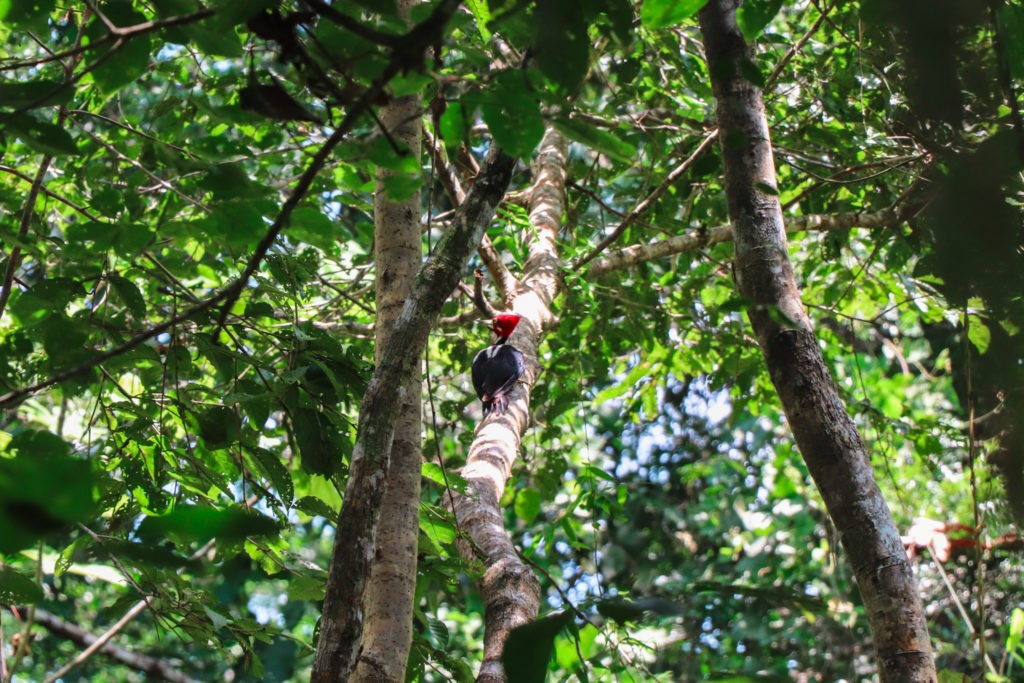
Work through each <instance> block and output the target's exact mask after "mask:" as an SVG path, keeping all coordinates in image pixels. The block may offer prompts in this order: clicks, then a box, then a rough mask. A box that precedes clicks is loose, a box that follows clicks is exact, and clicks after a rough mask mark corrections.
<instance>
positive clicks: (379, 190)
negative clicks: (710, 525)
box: [353, 0, 423, 683]
mask: <svg viewBox="0 0 1024 683" xmlns="http://www.w3.org/2000/svg"><path fill="white" fill-rule="evenodd" d="M412 4H413V2H412V1H411V0H402V2H401V3H400V9H401V10H402V11H403V12H405V13H406V15H407V14H408V9H409V7H411V6H412ZM421 99H422V98H421V97H420V96H419V95H408V96H406V97H399V98H396V99H394V100H392V101H391V102H389V103H388V104H387V105H385V106H384V107H382V108H381V110H380V114H379V116H380V120H381V122H382V123H383V124H384V127H385V128H386V129H387V130H388V131H390V134H391V136H392V138H394V140H395V141H396V142H398V143H399V144H401V145H403V146H405V147H407V148H408V149H409V151H410V153H411V154H412V155H413V157H414V158H418V157H419V155H420V140H421V137H422V125H421V107H422V102H421ZM389 175H394V173H393V172H391V171H385V170H378V172H377V187H376V190H375V193H374V201H373V206H374V218H373V223H374V251H375V253H374V260H375V261H376V264H377V273H376V282H375V289H376V302H377V320H376V324H375V327H374V330H375V333H376V339H375V353H374V360H375V362H377V363H380V362H381V360H382V356H383V350H384V347H385V346H386V345H387V343H388V341H389V339H390V338H391V330H392V327H393V326H394V324H395V321H396V320H397V319H398V316H399V314H400V313H401V312H402V307H403V306H404V305H405V299H406V297H408V295H409V291H410V290H411V289H412V282H413V279H414V278H415V277H416V269H417V268H419V266H420V263H421V261H422V258H423V257H422V251H423V249H422V237H421V233H420V196H419V193H417V194H416V195H414V196H413V197H411V198H409V199H408V200H406V201H404V202H392V201H389V200H388V198H387V195H386V194H385V191H384V180H385V179H386V178H387V177H388V176H389ZM421 374H422V373H421V367H420V364H419V363H415V364H414V365H413V366H412V368H410V372H409V375H408V376H407V377H406V378H405V381H404V383H403V386H402V389H401V391H402V396H403V399H402V404H401V406H400V407H399V410H398V417H397V419H396V421H395V435H394V439H393V441H392V444H391V467H390V468H389V469H388V476H387V481H386V483H385V492H384V500H383V502H382V504H381V505H382V507H381V517H380V527H379V529H378V531H377V547H376V550H375V551H374V559H373V565H372V567H371V569H370V581H369V583H368V584H367V585H366V593H365V605H366V614H365V619H366V631H365V632H364V634H363V646H362V648H361V650H360V652H359V660H358V663H357V664H356V670H355V674H354V676H353V679H354V680H357V681H381V682H389V683H402V681H405V665H406V662H407V661H408V659H409V648H410V647H411V646H412V623H413V599H414V597H415V592H416V546H417V541H418V538H419V503H420V479H421V474H420V472H421V467H420V459H421V457H422V456H421V448H420V431H421V429H422V426H421V419H420V418H421V408H420V403H421V398H420V397H421V391H422V390H421V386H420V385H421Z"/></svg>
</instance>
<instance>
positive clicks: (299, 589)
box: [288, 576, 327, 602]
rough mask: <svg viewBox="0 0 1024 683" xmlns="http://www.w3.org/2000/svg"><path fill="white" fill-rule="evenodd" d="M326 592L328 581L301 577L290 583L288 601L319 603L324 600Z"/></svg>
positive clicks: (320, 578)
mask: <svg viewBox="0 0 1024 683" xmlns="http://www.w3.org/2000/svg"><path fill="white" fill-rule="evenodd" d="M326 590H327V586H326V579H324V578H322V577H320V576H299V577H298V578H296V579H293V580H291V581H289V582H288V599H289V600H308V601H310V602H319V601H320V600H323V599H324V593H325V592H326Z"/></svg>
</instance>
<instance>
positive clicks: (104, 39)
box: [0, 9, 214, 106]
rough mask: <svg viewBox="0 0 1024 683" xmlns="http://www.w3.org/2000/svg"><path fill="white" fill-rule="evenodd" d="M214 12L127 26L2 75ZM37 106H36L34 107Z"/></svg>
mask: <svg viewBox="0 0 1024 683" xmlns="http://www.w3.org/2000/svg"><path fill="white" fill-rule="evenodd" d="M213 15H214V11H213V10H211V9H203V10H199V11H198V12H193V13H192V14H183V15H181V16H177V17H168V18H167V19H161V20H159V21H146V22H143V23H141V24H135V25H134V26H126V27H123V28H120V29H118V33H117V34H114V33H108V34H106V35H104V36H101V37H99V38H97V39H96V40H94V41H92V42H91V43H89V44H88V45H76V46H75V47H73V48H71V49H68V50H65V51H64V52H58V53H56V54H51V55H50V56H49V57H43V58H41V59H34V60H31V61H27V62H15V63H14V64H8V65H6V66H0V73H2V72H4V71H13V70H15V69H30V68H33V67H37V66H41V65H43V64H50V63H52V62H56V61H60V60H62V59H66V58H67V57H77V56H78V55H81V54H82V53H83V52H85V51H87V50H94V49H96V48H97V47H100V46H101V45H105V44H106V43H110V42H114V41H116V40H118V39H121V40H123V39H124V38H130V37H132V36H136V35H140V34H142V33H150V32H152V31H159V30H160V29H162V28H169V27H171V26H182V25H184V24H193V23H195V22H197V21H201V20H203V19H206V18H207V17H212V16H213ZM69 85H70V84H62V85H61V86H60V89H58V90H56V91H54V92H50V93H47V94H46V96H45V97H44V98H43V100H42V101H45V100H47V99H49V98H51V97H53V96H54V95H55V94H56V93H58V92H60V90H62V89H64V88H65V87H68V86H69ZM32 106H35V105H32Z"/></svg>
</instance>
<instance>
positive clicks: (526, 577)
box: [454, 128, 566, 683]
mask: <svg viewBox="0 0 1024 683" xmlns="http://www.w3.org/2000/svg"><path fill="white" fill-rule="evenodd" d="M565 164H566V141H565V139H564V138H563V137H562V136H561V134H559V133H558V132H557V131H555V130H554V129H553V128H549V129H548V131H547V133H546V134H545V135H544V138H543V139H542V140H541V144H540V150H539V153H538V156H537V161H536V163H535V164H534V185H533V190H532V193H531V203H530V229H531V234H530V235H527V236H526V239H527V240H528V241H529V258H528V260H527V262H526V266H525V268H524V277H523V279H522V283H521V284H520V285H519V289H518V291H517V292H516V295H515V298H514V300H513V305H512V309H513V310H514V311H515V312H516V313H518V314H520V315H522V316H523V318H524V320H523V321H522V322H520V324H519V327H517V328H516V332H515V333H514V334H513V335H512V337H511V339H510V340H509V343H510V344H512V345H513V346H515V347H516V348H518V349H519V350H520V351H522V352H523V356H524V358H525V360H526V372H525V373H524V375H523V377H522V378H521V379H520V381H519V382H518V383H517V384H516V386H515V387H514V388H513V390H512V392H511V393H510V395H509V403H508V410H507V411H506V412H505V413H504V414H501V415H498V414H492V415H491V416H490V417H489V418H487V419H486V420H484V421H483V422H482V423H481V424H480V425H479V426H478V427H477V430H476V436H475V438H474V439H473V443H472V445H471V446H470V449H469V455H468V456H467V460H466V466H465V467H464V468H463V469H462V472H461V474H462V476H463V477H464V478H465V479H466V481H467V482H468V483H469V488H470V491H471V492H472V493H471V495H469V496H459V495H456V496H454V507H455V516H456V519H457V520H458V523H459V527H460V528H461V529H462V530H463V532H465V533H466V534H467V535H468V536H469V537H470V539H471V540H472V544H473V550H475V551H476V552H477V553H478V554H479V556H480V559H481V560H482V561H483V563H484V567H485V571H484V576H483V579H482V580H481V582H480V593H481V595H482V597H483V600H484V605H485V613H484V658H483V662H482V664H481V667H480V673H479V674H478V675H477V679H476V680H477V682H478V683H500V682H504V681H505V673H504V669H503V667H502V664H501V655H502V651H503V649H504V646H505V640H506V639H507V638H508V634H509V632H510V631H511V630H512V629H514V628H516V627H517V626H522V625H523V624H525V623H527V622H529V621H531V620H532V619H534V618H536V616H537V612H538V610H539V609H540V583H539V582H538V581H537V577H536V576H534V573H533V571H532V570H531V569H530V567H529V566H528V565H527V564H526V563H525V562H523V560H522V559H520V557H519V554H518V553H517V552H516V548H515V545H514V544H513V543H512V539H511V538H510V537H509V534H508V532H507V531H506V530H505V525H504V511H503V509H502V507H501V504H500V501H501V496H502V493H503V492H504V490H505V485H506V484H507V483H508V480H509V477H510V476H511V474H512V466H513V465H514V464H515V461H516V458H517V457H518V456H519V445H520V440H521V438H522V434H523V431H524V430H525V429H526V428H527V426H528V425H529V406H530V387H531V386H532V385H533V383H534V381H535V380H536V378H537V375H538V373H539V370H540V363H539V361H538V357H537V347H538V345H539V344H540V340H541V333H542V331H543V330H544V328H546V327H547V326H549V325H550V324H551V322H552V315H551V309H550V306H551V301H552V300H553V299H554V297H555V294H556V293H557V290H558V259H557V253H556V239H557V236H558V228H559V226H560V225H561V220H562V214H563V212H564V210H565V201H564V195H565Z"/></svg>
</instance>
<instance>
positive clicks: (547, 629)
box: [501, 612, 572, 683]
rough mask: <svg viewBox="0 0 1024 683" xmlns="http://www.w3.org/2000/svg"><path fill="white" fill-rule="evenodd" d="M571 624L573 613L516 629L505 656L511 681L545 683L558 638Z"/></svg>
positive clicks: (502, 659)
mask: <svg viewBox="0 0 1024 683" xmlns="http://www.w3.org/2000/svg"><path fill="white" fill-rule="evenodd" d="M571 624H572V613H571V612H557V613H555V614H552V615H549V616H546V617H544V618H543V619H537V620H536V621H531V622H530V623H528V624H523V625H522V626H519V627H518V628H515V629H513V630H512V632H511V633H509V635H508V640H507V641H505V650H504V652H502V655H501V663H502V665H504V667H505V675H506V676H507V677H508V680H510V681H516V683H544V681H545V680H546V679H547V671H548V662H550V661H551V654H552V653H553V652H554V648H555V636H557V635H558V634H559V633H561V632H562V629H564V628H566V627H568V626H569V625H571Z"/></svg>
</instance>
